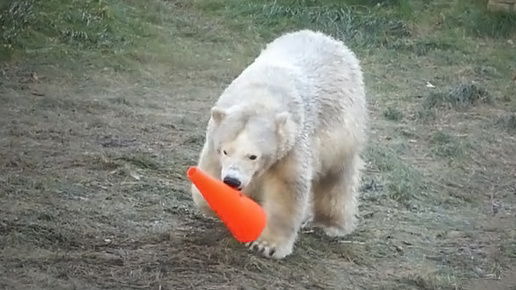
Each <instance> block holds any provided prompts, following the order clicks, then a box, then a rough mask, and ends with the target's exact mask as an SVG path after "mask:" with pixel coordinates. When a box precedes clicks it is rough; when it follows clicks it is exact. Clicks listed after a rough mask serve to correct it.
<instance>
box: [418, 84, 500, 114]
mask: <svg viewBox="0 0 516 290" xmlns="http://www.w3.org/2000/svg"><path fill="white" fill-rule="evenodd" d="M479 103H486V104H492V103H493V99H492V96H491V94H489V92H488V91H487V89H486V88H484V87H483V86H481V85H478V84H475V83H463V84H459V85H457V86H454V87H452V88H451V89H449V90H447V91H438V92H432V93H430V94H429V95H428V96H427V97H426V99H425V100H424V103H423V108H424V109H426V110H429V109H432V108H434V107H441V106H451V107H453V108H455V109H466V108H469V107H471V106H475V105H477V104H479Z"/></svg>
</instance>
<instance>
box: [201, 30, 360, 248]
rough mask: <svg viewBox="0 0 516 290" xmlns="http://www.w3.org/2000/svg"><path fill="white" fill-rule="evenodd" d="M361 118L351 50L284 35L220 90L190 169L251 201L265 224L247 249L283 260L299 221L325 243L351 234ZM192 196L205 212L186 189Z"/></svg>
mask: <svg viewBox="0 0 516 290" xmlns="http://www.w3.org/2000/svg"><path fill="white" fill-rule="evenodd" d="M367 121H368V116H367V108H366V99H365V89H364V84H363V77H362V71H361V68H360V65H359V61H358V60H357V58H356V57H355V55H354V53H353V52H351V51H350V50H349V49H348V48H347V47H346V46H345V45H344V43H342V42H340V41H337V40H335V39H333V38H331V37H329V36H327V35H324V34H322V33H320V32H314V31H310V30H301V31H297V32H291V33H287V34H284V35H283V36H280V37H279V38H277V39H275V40H274V41H272V42H271V43H269V44H268V45H267V47H266V48H265V49H264V50H263V51H262V52H261V54H260V55H259V56H258V57H257V58H256V59H255V60H254V62H253V63H252V64H251V65H249V66H248V67H247V68H246V69H245V70H244V71H243V72H242V73H241V74H240V75H239V76H238V77H237V78H236V79H235V80H234V81H233V82H232V83H231V84H230V85H229V86H228V87H227V88H226V90H224V92H223V93H222V95H221V96H220V98H219V100H218V101H217V103H216V104H215V106H214V107H213V108H212V110H211V118H210V121H209V122H208V126H207V133H206V143H205V144H204V147H203V149H202V152H201V154H200V159H199V164H198V166H199V167H200V168H201V169H202V170H204V171H206V172H207V173H208V174H210V175H212V176H214V177H216V178H220V179H221V180H224V178H228V177H230V178H233V180H237V181H239V183H240V185H239V188H241V189H242V192H243V193H244V194H247V195H248V196H250V197H252V198H254V199H255V200H256V201H258V202H260V203H261V205H262V206H263V208H264V209H265V212H266V214H267V226H266V228H265V230H264V231H263V233H262V235H261V236H260V238H259V239H258V240H257V241H254V242H252V243H249V244H248V246H249V247H250V248H251V249H254V250H257V251H260V252H262V253H263V254H264V255H265V256H267V257H273V258H283V257H285V256H287V255H289V254H291V253H292V251H293V245H294V243H295V240H296V237H297V234H298V231H299V228H300V227H301V225H302V223H303V221H305V220H306V218H307V217H309V216H312V218H313V221H314V222H315V223H316V224H317V225H320V226H322V227H323V228H324V229H325V231H326V233H327V234H328V235H331V236H344V235H346V234H349V233H350V232H352V231H353V230H354V229H355V227H356V222H357V218H356V215H357V214H358V205H357V196H358V192H357V187H358V182H359V175H360V170H361V168H362V159H361V157H360V154H361V152H362V150H363V147H364V146H365V143H366V141H367V139H366V129H367ZM253 155H254V156H255V157H256V158H255V159H254V160H252V158H253V157H252V156H253ZM192 195H193V199H194V202H195V204H196V205H197V206H198V207H199V208H200V209H201V210H202V211H203V212H204V213H207V214H213V213H212V212H211V210H210V209H209V207H208V205H207V204H206V202H205V201H204V199H203V198H202V195H201V194H200V193H199V191H198V190H197V188H196V187H195V186H192Z"/></svg>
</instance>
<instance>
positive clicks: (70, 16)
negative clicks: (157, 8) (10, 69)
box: [0, 0, 146, 60]
mask: <svg viewBox="0 0 516 290" xmlns="http://www.w3.org/2000/svg"><path fill="white" fill-rule="evenodd" d="M138 13H139V12H137V10H136V9H134V7H132V6H129V5H127V4H126V3H125V2H119V1H109V2H104V1H98V0H96V1H94V0H84V1H82V0H70V1H63V0H47V1H35V0H26V1H12V0H11V1H7V2H4V3H3V4H2V5H1V6H0V26H1V27H2V28H3V32H2V34H1V40H2V43H3V45H2V47H3V55H4V57H3V58H4V60H5V59H8V58H10V57H12V56H15V55H16V53H17V52H23V53H26V54H28V55H30V56H38V57H41V56H43V55H46V56H48V57H49V58H56V59H59V58H62V57H66V56H72V57H73V56H77V55H80V54H81V52H84V51H98V52H101V53H104V54H105V53H108V54H116V53H123V50H124V49H127V48H128V47H131V46H132V45H134V42H135V41H136V40H137V39H138V38H139V37H142V36H144V35H145V27H146V25H145V23H142V22H140V21H138V20H139V19H140V18H141V17H138V15H137V14H138Z"/></svg>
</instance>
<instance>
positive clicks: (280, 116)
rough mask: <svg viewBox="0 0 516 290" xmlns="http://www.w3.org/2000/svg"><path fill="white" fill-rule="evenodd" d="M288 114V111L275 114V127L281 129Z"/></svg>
mask: <svg viewBox="0 0 516 290" xmlns="http://www.w3.org/2000/svg"><path fill="white" fill-rule="evenodd" d="M289 117H290V114H289V113H288V112H281V113H277V114H276V119H275V121H276V128H278V129H281V128H282V127H283V126H284V125H285V123H287V121H288V118H289Z"/></svg>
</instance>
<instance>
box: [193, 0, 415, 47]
mask: <svg viewBox="0 0 516 290" xmlns="http://www.w3.org/2000/svg"><path fill="white" fill-rule="evenodd" d="M192 3H193V4H192V5H193V7H194V8H196V9H200V10H201V11H204V12H205V13H207V14H210V15H217V16H220V15H222V16H224V17H225V18H226V19H227V20H229V19H230V20H231V23H232V24H233V25H232V28H233V29H234V30H237V31H239V32H243V31H249V30H253V29H255V30H257V33H259V34H260V36H261V37H262V38H265V39H271V38H273V37H275V36H277V34H279V33H283V32H285V31H287V30H293V29H300V28H310V29H315V30H321V31H323V32H326V33H328V34H331V35H333V36H335V37H337V38H341V39H346V41H347V42H349V43H350V45H355V46H362V47H367V46H382V45H385V44H386V43H388V42H390V41H394V40H397V39H399V38H403V37H407V36H409V35H410V28H409V26H408V21H407V20H405V19H406V18H409V17H410V15H411V14H412V10H411V6H410V5H408V1H401V0H398V1H366V2H362V1H349V0H348V1H336V0H333V1H323V2H318V1H314V0H278V1H257V0H249V1H238V0H230V1H222V0H214V1H193V2H192ZM381 3H384V4H385V5H377V4H381Z"/></svg>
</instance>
